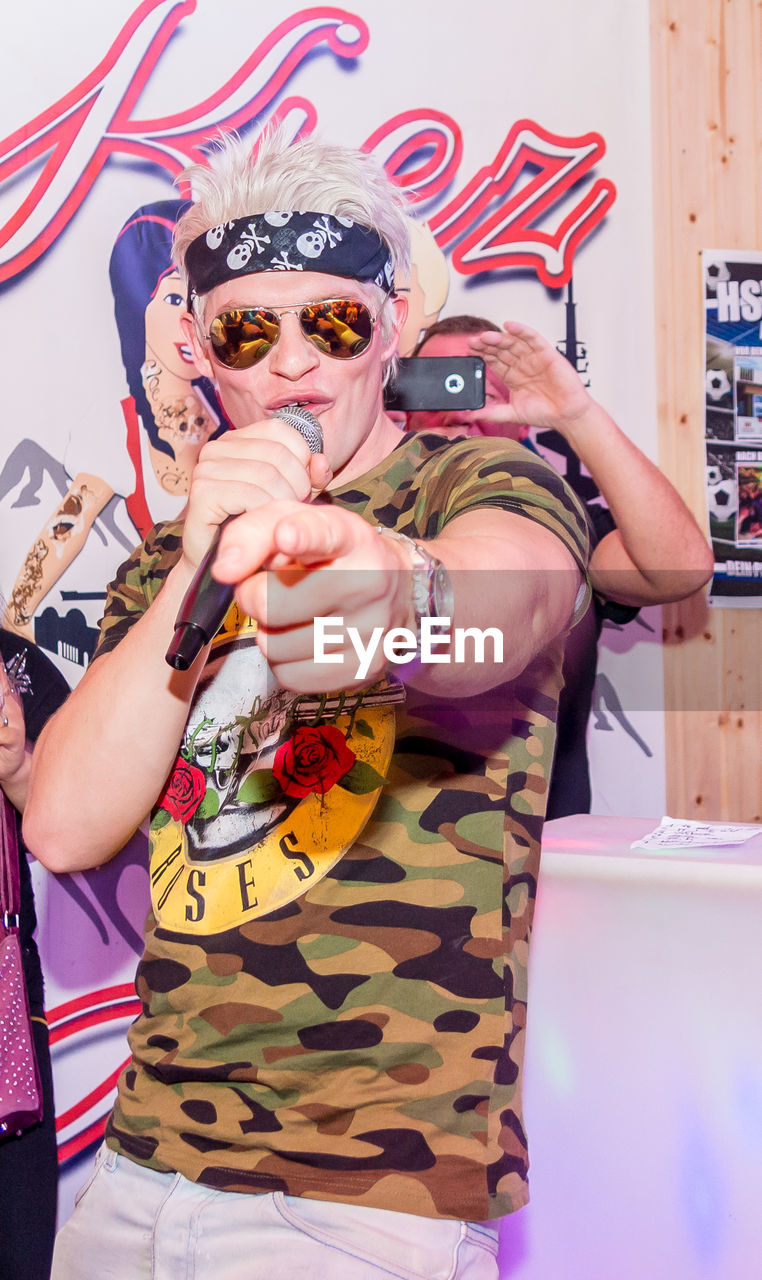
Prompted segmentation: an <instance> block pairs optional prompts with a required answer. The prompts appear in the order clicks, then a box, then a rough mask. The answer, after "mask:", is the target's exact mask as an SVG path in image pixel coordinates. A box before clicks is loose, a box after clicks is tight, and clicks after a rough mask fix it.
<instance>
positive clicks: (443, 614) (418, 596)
mask: <svg viewBox="0 0 762 1280" xmlns="http://www.w3.org/2000/svg"><path fill="white" fill-rule="evenodd" d="M376 528H377V530H378V532H379V533H380V534H381V536H382V537H385V538H394V539H395V540H396V541H397V542H402V543H404V545H405V546H406V547H407V549H408V551H409V553H410V567H411V576H412V590H413V612H414V614H415V629H416V634H417V636H418V638H419V640H420V636H421V619H422V618H449V619H450V621H452V614H453V605H454V600H453V590H452V582H451V580H450V575H449V573H448V572H447V568H446V567H445V565H444V564H443V563H442V561H441V560H438V559H437V558H436V556H432V555H431V553H430V552H429V551H427V550H426V548H425V547H422V546H421V544H420V543H419V542H416V541H415V539H414V538H409V537H408V536H407V534H406V533H398V532H397V530H396V529H387V528H385V527H384V525H377V526H376Z"/></svg>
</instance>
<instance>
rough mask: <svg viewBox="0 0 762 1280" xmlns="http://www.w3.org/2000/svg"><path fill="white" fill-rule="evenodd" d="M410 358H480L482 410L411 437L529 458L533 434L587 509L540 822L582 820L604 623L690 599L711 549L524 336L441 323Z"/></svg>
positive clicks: (671, 491) (467, 319) (604, 420)
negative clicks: (579, 614) (492, 442)
mask: <svg viewBox="0 0 762 1280" xmlns="http://www.w3.org/2000/svg"><path fill="white" fill-rule="evenodd" d="M414 354H416V355H418V356H420V357H422V358H426V357H428V356H469V355H477V356H481V357H482V358H483V360H484V361H485V365H486V371H485V375H486V376H485V383H486V385H485V404H484V408H483V409H475V410H471V411H462V410H460V411H446V410H445V411H431V410H427V411H418V412H415V413H410V414H409V415H408V421H407V430H408V431H424V432H435V433H439V434H443V435H445V436H446V437H447V438H455V437H459V436H467V437H470V438H484V439H487V438H494V437H503V438H507V439H512V440H519V441H521V442H522V443H523V444H524V445H525V446H526V447H527V448H530V449H534V448H535V446H534V445H533V444H532V442H531V440H530V439H529V431H530V427H536V428H539V429H541V430H542V432H543V434H542V435H541V437H540V442H538V444H539V447H538V448H537V449H536V450H535V452H539V453H540V454H541V455H542V454H543V446H544V447H545V448H547V449H548V460H549V461H551V462H556V464H557V465H558V463H560V464H561V465H562V466H563V471H562V474H563V475H564V478H565V480H566V482H567V483H568V484H569V485H570V486H571V488H572V489H573V490H574V491H575V493H576V494H577V497H578V498H579V499H580V501H581V502H583V503H584V505H585V509H586V511H587V515H588V519H589V521H590V525H591V536H592V542H593V550H592V554H591V558H590V566H589V572H590V581H591V583H592V586H593V591H594V595H593V603H592V605H591V607H590V609H589V610H588V611H587V613H586V615H585V616H584V617H583V618H582V619H581V620H580V621H579V623H578V624H577V626H576V627H575V628H574V629H573V630H572V632H571V633H570V635H569V637H568V640H567V647H566V652H565V655H564V689H563V691H562V693H561V700H560V704H559V712H558V729H557V737H556V754H555V757H554V762H553V772H552V774H551V783H550V795H549V797H548V810H547V814H546V817H547V818H562V817H565V816H566V815H567V814H571V813H588V812H589V811H590V803H591V789H590V771H589V766H588V758H587V725H588V719H589V715H590V707H591V702H592V697H593V686H594V683H595V673H596V662H597V650H598V640H599V638H600V633H601V627H602V625H603V622H604V620H605V619H610V620H611V621H613V622H616V623H622V622H627V621H629V620H631V619H632V618H634V617H635V616H636V614H637V611H638V609H639V608H640V607H641V606H642V605H648V604H663V603H666V602H667V601H670V600H682V599H683V598H684V597H685V596H688V595H691V594H692V593H693V592H694V591H696V590H698V589H699V588H700V587H701V586H703V585H704V584H705V583H706V582H708V581H709V579H710V578H711V576H712V571H713V557H712V551H711V547H710V546H709V543H708V542H707V540H706V538H705V537H704V536H703V534H702V533H701V531H700V529H699V527H698V525H697V524H696V521H695V520H694V519H693V516H692V515H691V513H690V512H689V510H688V508H687V507H686V505H685V503H684V502H683V500H682V498H681V497H680V495H679V494H678V492H677V490H676V489H675V488H674V487H673V486H672V485H671V484H670V482H669V481H668V480H667V478H666V476H664V475H663V474H662V472H661V471H659V469H658V467H656V466H655V465H654V464H653V463H652V462H650V461H649V459H648V458H647V457H646V456H645V454H643V453H642V452H641V451H640V449H638V448H637V446H636V445H634V444H633V443H632V441H631V440H630V439H628V437H627V436H626V435H625V434H624V433H623V432H622V431H621V430H620V429H619V427H618V426H617V425H616V423H615V422H614V420H613V418H612V417H611V416H610V414H608V413H607V412H606V410H605V409H604V408H603V407H602V406H601V405H600V404H598V402H597V401H596V400H594V399H593V397H592V396H591V395H590V393H589V392H588V391H587V389H586V388H585V386H584V385H583V383H582V380H581V379H580V377H579V375H578V374H577V372H576V370H575V369H573V368H572V366H571V364H570V363H569V361H568V360H567V359H566V358H565V357H564V356H563V355H561V353H560V352H559V351H558V350H557V349H556V348H555V347H554V346H552V345H551V343H549V342H548V341H547V340H546V339H545V338H544V337H543V336H542V335H541V334H539V333H537V331H536V330H534V329H532V328H530V327H529V325H525V324H521V323H519V322H517V321H513V320H511V321H506V323H505V324H504V325H503V328H502V330H501V329H499V328H498V326H497V325H495V324H493V323H492V322H491V321H489V320H484V319H481V318H480V317H478V316H471V315H463V316H448V317H445V318H444V319H443V320H440V321H438V322H437V323H436V324H434V325H432V326H431V327H430V328H429V329H427V331H426V333H425V334H424V335H423V337H422V338H421V340H420V342H419V343H418V345H417V347H416V349H415V352H414ZM559 455H560V456H559ZM580 463H581V464H582V467H580ZM583 468H584V470H583ZM601 498H603V502H601Z"/></svg>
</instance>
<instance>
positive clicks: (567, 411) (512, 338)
mask: <svg viewBox="0 0 762 1280" xmlns="http://www.w3.org/2000/svg"><path fill="white" fill-rule="evenodd" d="M470 345H471V349H472V351H473V352H474V354H475V355H477V356H481V357H482V359H483V360H484V362H485V364H487V365H489V366H490V367H491V368H492V369H493V371H494V372H495V373H496V374H497V376H498V378H500V380H501V382H503V383H504V384H505V386H506V388H507V389H508V391H509V394H510V399H509V401H508V402H507V403H505V402H504V403H502V404H495V403H493V404H490V406H489V416H490V418H491V419H492V420H493V421H495V422H517V423H527V424H529V425H530V426H534V427H552V428H555V430H556V431H560V432H561V434H562V435H563V434H564V432H565V430H567V429H568V428H570V427H573V426H574V424H575V422H576V421H577V420H578V419H579V418H581V417H582V416H583V415H584V414H585V413H587V412H588V411H589V410H590V408H591V406H592V404H593V400H592V397H591V396H590V395H589V394H588V392H587V390H586V389H585V387H584V386H583V385H582V382H581V380H580V378H579V375H578V374H577V372H576V370H575V369H573V368H572V366H571V365H570V364H569V361H568V360H567V359H566V358H565V357H564V356H562V355H561V353H560V351H557V350H556V348H555V347H554V346H553V345H552V344H551V343H550V342H548V341H547V339H546V338H544V337H543V336H542V334H540V333H537V331H536V330H535V329H531V328H530V327H529V325H526V324H521V323H520V322H519V321H516V320H506V321H505V323H504V325H503V332H502V333H495V332H493V331H489V330H488V331H486V332H484V333H479V334H475V335H474V336H473V337H472V338H471V341H470ZM485 411H486V410H485Z"/></svg>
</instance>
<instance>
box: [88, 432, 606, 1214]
mask: <svg viewBox="0 0 762 1280" xmlns="http://www.w3.org/2000/svg"><path fill="white" fill-rule="evenodd" d="M331 498H332V500H333V501H334V502H338V503H341V504H342V505H343V506H344V507H346V508H348V509H350V510H352V511H355V512H357V513H358V514H359V515H360V516H362V517H363V518H364V519H365V520H367V521H369V522H370V523H372V524H382V525H385V526H387V527H390V528H395V529H397V530H399V531H401V532H404V533H407V534H409V535H415V536H418V537H421V538H432V537H436V535H437V534H438V533H439V531H440V530H441V529H442V528H443V527H444V525H446V524H447V522H448V521H449V520H451V519H452V518H453V517H455V516H457V515H459V514H460V513H462V512H464V511H466V510H469V509H473V508H476V507H482V506H491V507H499V508H502V509H505V510H508V511H513V512H517V513H520V514H521V515H523V516H526V517H528V518H529V519H532V520H534V521H538V522H539V523H541V524H542V525H544V526H545V527H546V528H548V529H550V530H552V531H553V532H554V533H555V534H557V536H558V537H559V538H561V539H562V541H563V542H564V543H565V544H566V546H567V547H568V548H569V549H570V551H571V552H572V555H573V556H574V558H575V559H576V560H577V562H578V563H580V564H582V565H584V563H585V560H586V556H587V525H586V521H585V517H584V514H583V512H582V510H581V508H580V507H579V506H578V505H577V503H576V500H575V498H574V497H573V495H572V494H571V492H570V491H569V490H568V489H567V488H566V487H565V485H564V483H563V481H562V480H561V479H560V478H559V477H558V475H557V474H556V473H555V472H554V471H553V470H552V469H551V468H550V467H549V466H548V465H547V464H546V463H544V462H543V461H542V460H541V459H539V458H537V457H536V456H533V455H532V454H531V453H530V452H528V451H527V450H526V449H523V448H522V447H521V446H518V445H516V446H514V445H513V444H512V443H510V442H506V441H502V440H494V441H491V440H487V441H485V440H478V441H470V440H465V441H462V442H459V443H456V444H452V443H449V442H447V441H443V440H442V439H441V438H440V437H435V436H426V435H414V436H406V437H404V439H403V440H402V442H401V443H400V444H399V445H398V446H397V448H396V449H395V450H394V451H393V452H392V453H391V454H390V455H389V457H388V458H386V459H385V460H384V461H383V462H382V463H380V464H379V465H378V466H377V467H376V468H374V469H373V470H372V471H370V472H369V473H368V474H366V475H364V476H362V477H360V478H359V479H356V480H354V481H352V482H351V483H350V484H347V485H346V486H344V487H343V488H341V489H338V490H334V491H333V492H332V494H331ZM180 536H181V528H180V526H179V525H178V524H172V525H163V526H159V527H157V529H156V530H154V531H153V533H152V534H151V535H149V537H148V539H147V540H146V542H145V543H144V544H143V546H142V548H139V549H138V551H137V552H135V554H134V555H133V557H132V558H131V560H129V561H128V562H127V563H126V565H125V566H123V567H122V569H121V571H120V573H119V575H118V577H117V579H116V581H115V583H114V584H112V587H111V590H110V595H109V600H108V604H107V609H106V616H105V618H104V621H103V624H102V638H101V645H100V649H99V653H103V652H106V651H108V650H109V649H111V648H113V647H114V645H116V644H117V643H118V642H119V640H121V638H122V637H123V636H124V634H125V633H126V631H127V630H128V628H129V627H130V625H131V624H132V623H133V622H134V621H135V620H136V618H138V617H139V616H140V615H141V613H142V612H143V611H144V610H145V609H146V608H147V607H148V605H149V604H150V603H151V601H152V600H153V599H154V598H155V596H156V595H157V593H158V591H159V590H160V588H161V585H162V582H163V580H164V579H165V578H166V575H167V573H168V572H169V570H170V568H171V567H172V565H173V564H174V563H175V562H176V560H177V558H178V556H179V554H180ZM485 576H486V575H485ZM507 578H508V575H506V579H507ZM509 588H510V583H508V582H506V583H501V582H500V581H499V580H498V579H497V578H495V577H494V576H493V577H492V578H491V579H489V580H488V589H489V590H492V591H497V590H501V589H509ZM562 647H563V646H562V642H561V640H558V641H554V642H552V643H551V644H550V645H549V646H548V648H547V649H546V651H545V652H544V653H543V654H542V655H541V656H540V657H539V658H538V659H536V660H535V661H534V662H533V663H532V664H531V665H530V666H529V667H528V668H527V670H526V671H524V673H523V674H522V675H521V676H520V677H519V678H517V679H516V680H515V681H513V682H511V683H510V684H506V685H503V686H501V687H500V688H498V689H493V690H491V691H490V692H489V693H487V694H483V695H478V696H471V697H467V698H462V699H456V700H453V699H437V698H433V697H430V696H425V695H422V694H420V693H418V692H417V691H416V690H414V689H412V688H405V687H404V685H403V684H401V683H400V681H399V679H398V675H399V673H400V672H404V668H402V667H395V668H393V669H391V668H390V677H389V678H388V679H384V680H382V681H380V682H378V683H377V684H376V685H374V686H373V687H372V688H371V689H370V690H365V691H362V692H360V693H356V694H355V693H350V694H345V695H342V694H330V695H327V696H325V697H312V696H310V697H301V698H297V699H295V698H294V696H293V695H292V694H287V693H286V692H284V691H283V690H282V689H281V688H279V687H278V686H277V685H276V683H275V681H274V679H273V677H272V674H271V673H270V672H269V669H268V668H267V666H266V664H265V662H264V659H263V658H262V656H261V654H260V652H259V650H258V649H257V645H256V627H255V624H253V623H252V622H251V620H250V619H246V618H243V617H241V616H240V615H239V614H238V612H237V610H236V609H235V607H233V609H232V610H231V612H230V614H229V615H228V618H227V619H226V622H225V624H224V626H223V628H222V630H221V632H220V634H219V635H218V637H217V639H216V641H215V643H214V645H213V647H212V651H211V655H210V659H209V662H208V664H207V667H206V668H205V671H204V676H203V678H202V680H201V682H200V683H199V687H198V690H197V693H196V697H195V701H194V703H193V707H192V709H191V713H190V716H189V719H188V723H187V726H186V730H185V733H184V736H183V739H182V743H181V746H180V752H179V755H178V760H177V763H176V766H175V768H174V770H173V773H172V775H171V776H170V778H169V780H168V782H167V784H166V786H165V788H164V790H163V792H162V794H161V796H160V797H159V800H158V802H157V805H156V807H155V809H154V811H153V815H152V821H151V867H150V872H151V885H152V911H151V913H150V914H149V917H148V921H147V925H146V947H145V953H144V955H143V958H142V960H141V962H140V965H139V968H138V972H137V979H136V987H137V991H138V994H139V996H140V998H141V1000H142V1001H143V1012H142V1014H141V1015H140V1016H139V1017H138V1018H137V1020H136V1022H135V1023H134V1024H133V1026H132V1028H131V1030H130V1034H129V1041H130V1047H131V1050H132V1061H131V1063H130V1064H129V1066H128V1067H127V1068H126V1069H125V1071H124V1072H123V1073H122V1076H121V1078H120V1081H119V1089H118V1099H117V1102H116V1106H115V1109H114V1112H113V1115H112V1117H111V1119H110V1121H109V1125H108V1130H107V1140H108V1143H109V1145H110V1146H111V1147H114V1148H116V1149H118V1150H120V1151H121V1152H123V1153H124V1154H125V1155H127V1156H129V1157H131V1158H132V1159H133V1160H135V1161H137V1162H139V1163H142V1164H146V1165H149V1166H150V1167H151V1168H153V1169H158V1170H175V1171H179V1172H180V1173H182V1174H183V1175H184V1176H185V1177H187V1178H189V1179H192V1180H194V1181H198V1182H201V1183H204V1184H206V1185H208V1186H210V1187H215V1188H221V1189H229V1190H235V1191H250V1192H268V1191H283V1192H286V1193H288V1194H290V1195H297V1196H309V1197H314V1198H318V1199H324V1200H339V1201H347V1202H350V1203H354V1204H361V1205H365V1206H374V1207H378V1208H386V1209H395V1210H403V1211H408V1212H411V1213H418V1214H422V1215H424V1216H431V1217H438V1216H441V1217H456V1218H466V1219H472V1220H483V1219H487V1218H494V1217H497V1216H499V1215H502V1214H504V1213H507V1212H509V1211H511V1210H513V1209H516V1208H518V1207H519V1206H520V1205H522V1204H523V1203H524V1202H525V1201H526V1199H527V1188H526V1175H527V1151H526V1140H525V1136H524V1129H523V1125H522V1118H521V1064H522V1053H523V1043H524V1027H525V1019H526V978H527V973H526V965H527V950H528V942H529V932H530V925H531V919H532V911H533V905H534V897H535V889H536V881H537V873H538V867H539V856H540V834H541V829H542V820H543V812H544V808H545V800H546V793H547V778H548V773H549V768H550V763H551V760H552V755H553V741H554V721H555V714H556V705H557V700H558V692H559V684H560V667H561V654H562ZM146 731H147V732H150V726H147V729H146Z"/></svg>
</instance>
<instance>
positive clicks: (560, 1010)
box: [501, 815, 762, 1280]
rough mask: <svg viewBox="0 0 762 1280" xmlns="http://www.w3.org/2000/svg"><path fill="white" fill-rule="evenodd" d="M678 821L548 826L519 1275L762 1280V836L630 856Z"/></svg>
mask: <svg viewBox="0 0 762 1280" xmlns="http://www.w3.org/2000/svg"><path fill="white" fill-rule="evenodd" d="M660 816H661V815H658V816H656V817H654V819H653V820H648V819H642V818H626V819H617V818H601V817H592V816H587V815H581V816H578V817H574V818H564V819H560V820H558V821H555V822H549V823H547V825H546V827H545V837H544V841H543V861H542V872H541V877H540V890H539V894H538V903H537V914H536V919H535V929H534V937H533V941H532V958H531V969H530V994H529V1024H528V1037H527V1058H526V1118H527V1128H528V1132H529V1150H530V1157H531V1174H530V1177H531V1183H530V1185H531V1194H532V1202H531V1204H530V1205H529V1207H528V1208H527V1209H524V1210H522V1211H521V1212H520V1213H519V1214H517V1215H514V1216H513V1217H511V1218H508V1219H506V1221H505V1223H504V1224H503V1231H502V1246H501V1280H760V1278H762V836H759V835H758V836H755V837H754V838H753V839H752V840H750V841H749V842H747V843H746V844H745V845H742V846H736V847H734V848H714V849H711V850H694V851H687V850H675V851H670V852H668V853H665V852H663V851H660V852H653V851H646V850H644V849H639V850H631V849H630V847H629V846H630V843H631V842H632V841H633V840H635V839H638V838H639V837H640V836H642V835H644V834H645V833H646V832H647V831H650V830H651V829H652V828H654V827H655V826H657V825H658V822H659V820H660Z"/></svg>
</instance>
